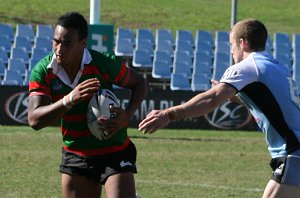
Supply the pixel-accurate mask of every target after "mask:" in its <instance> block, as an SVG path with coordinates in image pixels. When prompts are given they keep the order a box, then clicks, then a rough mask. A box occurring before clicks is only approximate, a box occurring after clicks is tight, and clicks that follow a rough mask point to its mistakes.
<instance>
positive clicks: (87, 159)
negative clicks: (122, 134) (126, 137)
mask: <svg viewBox="0 0 300 198" xmlns="http://www.w3.org/2000/svg"><path fill="white" fill-rule="evenodd" d="M136 155H137V152H136V148H135V145H134V144H133V143H132V142H130V143H129V145H128V146H127V147H126V148H125V149H124V150H122V151H119V152H116V153H112V154H107V155H101V156H81V155H78V154H75V153H72V152H68V151H65V150H64V149H63V150H62V160H61V165H60V170H59V171H60V172H61V173H65V174H68V175H81V176H85V177H87V178H88V179H94V180H95V181H97V182H100V183H101V184H103V185H104V184H105V182H106V180H107V178H108V177H109V176H111V175H115V174H118V173H124V172H132V173H137V169H136Z"/></svg>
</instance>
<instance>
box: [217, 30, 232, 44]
mask: <svg viewBox="0 0 300 198" xmlns="http://www.w3.org/2000/svg"><path fill="white" fill-rule="evenodd" d="M215 35H216V36H215V45H216V46H217V43H219V42H226V43H229V32H225V31H216V33H215Z"/></svg>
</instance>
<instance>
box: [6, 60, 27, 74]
mask: <svg viewBox="0 0 300 198" xmlns="http://www.w3.org/2000/svg"><path fill="white" fill-rule="evenodd" d="M8 70H9V71H11V70H17V71H19V73H20V74H22V75H23V76H24V75H25V72H26V70H27V65H26V63H25V62H23V61H22V60H21V59H9V61H8Z"/></svg>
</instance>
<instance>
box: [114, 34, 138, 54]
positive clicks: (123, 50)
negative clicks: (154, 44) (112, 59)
mask: <svg viewBox="0 0 300 198" xmlns="http://www.w3.org/2000/svg"><path fill="white" fill-rule="evenodd" d="M133 50H134V46H133V42H132V40H131V39H129V38H127V39H125V38H124V39H117V40H116V45H115V54H116V56H125V57H132V56H133Z"/></svg>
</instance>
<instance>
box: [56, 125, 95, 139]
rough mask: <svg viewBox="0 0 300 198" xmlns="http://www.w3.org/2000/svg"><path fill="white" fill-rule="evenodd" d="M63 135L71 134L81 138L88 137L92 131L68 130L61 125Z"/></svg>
mask: <svg viewBox="0 0 300 198" xmlns="http://www.w3.org/2000/svg"><path fill="white" fill-rule="evenodd" d="M59 128H60V129H61V132H62V134H63V136H71V137H73V138H80V137H87V136H90V135H91V132H90V131H87V130H85V131H75V130H68V129H65V128H62V127H59Z"/></svg>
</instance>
